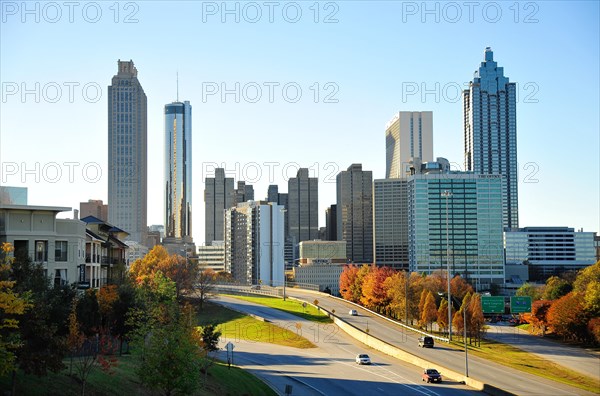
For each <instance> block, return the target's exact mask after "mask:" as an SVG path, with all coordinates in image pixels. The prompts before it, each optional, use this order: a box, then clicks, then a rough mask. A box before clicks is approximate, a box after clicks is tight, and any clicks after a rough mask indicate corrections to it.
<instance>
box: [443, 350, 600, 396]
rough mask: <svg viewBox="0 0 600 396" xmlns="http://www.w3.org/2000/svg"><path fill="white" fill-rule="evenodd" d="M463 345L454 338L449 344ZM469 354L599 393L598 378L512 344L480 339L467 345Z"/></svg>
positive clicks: (599, 380)
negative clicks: (477, 342) (478, 342)
mask: <svg viewBox="0 0 600 396" xmlns="http://www.w3.org/2000/svg"><path fill="white" fill-rule="evenodd" d="M463 345H464V344H462V343H461V342H460V341H457V340H456V339H455V340H454V341H453V343H452V344H451V346H452V347H455V348H456V349H463ZM469 354H473V355H475V356H478V357H481V358H484V359H488V360H492V361H494V362H496V363H499V364H502V365H504V366H508V367H511V368H514V369H517V370H521V371H525V372H527V373H530V374H534V375H537V376H540V377H544V378H548V379H551V380H554V381H558V382H561V383H564V384H567V385H570V386H574V387H577V388H580V389H585V390H587V391H590V392H594V393H599V392H598V390H599V389H600V379H598V378H591V377H588V376H585V375H582V374H579V373H578V372H575V371H573V370H570V369H568V368H566V367H564V366H561V365H558V364H556V363H554V362H552V361H550V360H547V359H544V358H542V357H540V356H538V355H534V354H532V353H529V352H525V351H523V350H522V349H519V348H516V347H514V346H512V345H508V344H503V343H501V342H496V341H493V340H482V341H481V346H480V347H477V346H474V345H469Z"/></svg>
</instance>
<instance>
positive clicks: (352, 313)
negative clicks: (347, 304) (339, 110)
mask: <svg viewBox="0 0 600 396" xmlns="http://www.w3.org/2000/svg"><path fill="white" fill-rule="evenodd" d="M348 313H349V314H350V315H351V316H358V312H356V309H351V310H350V312H348Z"/></svg>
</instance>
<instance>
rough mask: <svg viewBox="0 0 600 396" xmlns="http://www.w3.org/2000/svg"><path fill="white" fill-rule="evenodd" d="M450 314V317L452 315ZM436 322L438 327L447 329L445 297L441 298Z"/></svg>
mask: <svg viewBox="0 0 600 396" xmlns="http://www.w3.org/2000/svg"><path fill="white" fill-rule="evenodd" d="M451 314H452V313H451ZM450 316H451V317H452V315H450ZM437 324H438V327H439V328H440V329H443V330H444V331H447V330H448V300H446V299H445V298H442V301H441V302H440V307H439V308H438V310H437Z"/></svg>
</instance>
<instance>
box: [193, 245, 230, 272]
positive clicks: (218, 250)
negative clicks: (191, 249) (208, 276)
mask: <svg viewBox="0 0 600 396" xmlns="http://www.w3.org/2000/svg"><path fill="white" fill-rule="evenodd" d="M198 265H199V266H200V269H201V270H204V269H212V270H213V271H215V272H221V271H224V270H225V242H224V241H213V243H212V245H205V246H198Z"/></svg>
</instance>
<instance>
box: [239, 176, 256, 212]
mask: <svg viewBox="0 0 600 396" xmlns="http://www.w3.org/2000/svg"><path fill="white" fill-rule="evenodd" d="M246 201H254V187H252V186H251V185H250V184H246V182H245V181H241V180H240V181H238V182H237V188H236V190H235V201H234V206H235V205H237V204H239V203H242V202H246Z"/></svg>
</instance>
